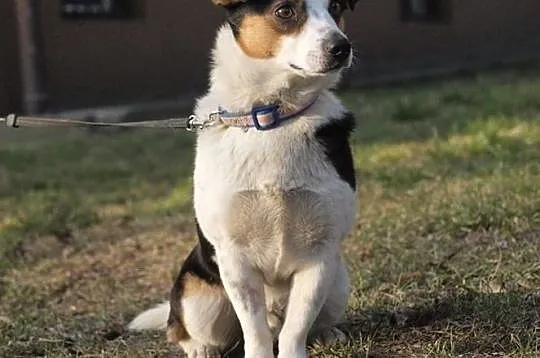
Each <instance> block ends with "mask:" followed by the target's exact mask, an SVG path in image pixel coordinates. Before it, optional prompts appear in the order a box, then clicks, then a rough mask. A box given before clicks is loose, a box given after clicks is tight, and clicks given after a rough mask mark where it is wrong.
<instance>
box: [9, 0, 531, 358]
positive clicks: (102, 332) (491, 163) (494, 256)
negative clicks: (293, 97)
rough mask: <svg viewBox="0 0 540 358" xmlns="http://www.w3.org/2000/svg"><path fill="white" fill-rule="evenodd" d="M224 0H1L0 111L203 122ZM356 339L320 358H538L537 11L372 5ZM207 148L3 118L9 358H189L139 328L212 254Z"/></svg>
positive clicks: (157, 136) (365, 64)
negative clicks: (195, 198) (192, 263)
mask: <svg viewBox="0 0 540 358" xmlns="http://www.w3.org/2000/svg"><path fill="white" fill-rule="evenodd" d="M222 20H223V13H222V10H221V9H219V8H217V7H214V6H213V5H211V1H210V0H0V116H1V115H3V114H7V113H10V112H18V113H42V114H53V115H54V116H68V117H74V118H84V119H99V120H110V121H125V120H139V119H159V118H160V117H166V116H173V115H185V114H188V113H190V112H189V111H190V110H191V107H192V105H193V103H194V98H195V97H196V96H199V95H201V94H203V93H204V91H205V89H206V86H207V76H208V69H209V53H210V48H211V46H212V41H213V37H214V33H215V31H216V29H217V27H218V26H219V24H220V23H221V21H222ZM346 27H347V29H348V32H349V33H350V36H351V38H352V40H353V42H354V44H355V48H356V51H357V61H356V64H355V66H354V68H352V69H351V70H350V71H349V72H348V73H347V74H346V75H345V76H344V81H343V83H342V85H341V87H340V89H339V91H338V92H337V93H338V95H339V96H340V98H341V99H342V100H343V102H344V103H345V104H346V106H347V107H348V108H349V109H350V110H351V111H352V112H354V113H355V115H356V118H357V129H356V131H355V132H354V133H353V135H352V138H351V143H352V150H353V154H354V161H355V165H356V167H357V179H358V180H357V182H358V187H357V195H358V199H359V201H358V203H359V208H358V209H359V210H358V216H357V222H356V225H355V227H354V228H353V230H352V232H351V235H350V236H349V237H348V238H347V239H346V240H345V242H344V257H345V259H346V261H347V264H348V267H349V272H350V276H351V296H350V301H349V309H348V311H347V317H346V320H345V322H344V324H343V325H341V326H340V328H341V329H343V330H344V331H345V332H346V333H347V334H348V336H349V337H350V338H351V339H350V340H349V342H347V344H344V345H338V346H335V347H313V348H312V349H311V350H310V353H311V357H314V358H319V357H325V358H358V357H369V358H415V357H418V358H420V357H422V358H425V357H429V358H451V357H463V358H464V357H474V358H484V357H486V358H487V357H515V358H523V357H527V358H528V357H531V358H532V357H535V358H536V357H540V335H539V332H540V294H539V292H540V289H539V288H540V262H539V259H538V258H539V256H538V255H539V252H540V61H539V60H540V0H359V1H358V5H357V9H356V11H355V12H354V13H352V14H348V15H347V20H346ZM195 138H196V136H194V135H192V134H190V133H184V132H178V131H167V130H166V131H162V130H141V129H130V130H118V129H99V130H88V129H81V128H47V129H33V128H20V129H12V128H0V357H129V358H133V357H141V358H142V357H176V356H178V355H179V349H178V347H175V346H172V345H170V344H168V343H167V342H166V341H165V338H164V334H163V332H146V333H139V334H132V333H127V332H125V331H124V330H123V325H124V324H125V323H126V322H128V321H129V320H130V319H131V318H133V317H134V315H135V314H136V313H138V312H140V311H142V310H143V309H147V308H149V307H151V306H152V305H154V304H156V303H159V302H163V300H166V299H167V298H168V292H169V290H170V288H171V285H172V281H173V279H174V278H175V277H176V274H177V272H178V268H179V267H180V265H181V263H182V261H183V260H184V257H185V256H186V254H187V253H188V252H189V250H191V249H192V247H193V246H194V244H195V242H196V241H195V240H196V239H195V233H194V227H193V226H194V225H193V210H192V179H191V176H192V170H193V157H194V147H195Z"/></svg>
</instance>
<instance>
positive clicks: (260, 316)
mask: <svg viewBox="0 0 540 358" xmlns="http://www.w3.org/2000/svg"><path fill="white" fill-rule="evenodd" d="M224 251H225V252H218V265H219V270H220V275H221V280H222V281H223V286H224V287H225V292H227V295H228V296H229V299H230V301H231V303H232V305H233V307H234V310H235V312H236V315H237V316H238V320H239V321H240V325H241V327H242V333H243V335H244V342H245V343H244V351H245V358H274V352H273V339H272V333H271V331H270V327H269V326H268V322H267V318H266V315H267V314H266V304H265V299H264V281H263V277H262V274H261V273H259V272H257V271H256V270H255V269H254V268H252V267H251V266H250V265H249V264H247V263H246V260H245V258H244V257H242V256H241V255H238V254H237V253H236V252H235V251H236V250H224Z"/></svg>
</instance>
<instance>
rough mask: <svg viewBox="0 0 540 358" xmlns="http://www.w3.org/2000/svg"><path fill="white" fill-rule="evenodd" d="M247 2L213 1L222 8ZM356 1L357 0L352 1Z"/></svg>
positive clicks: (236, 0)
mask: <svg viewBox="0 0 540 358" xmlns="http://www.w3.org/2000/svg"><path fill="white" fill-rule="evenodd" d="M246 1H247V0H212V2H213V3H214V5H220V6H230V5H235V4H238V3H241V2H246ZM351 1H355V0H351Z"/></svg>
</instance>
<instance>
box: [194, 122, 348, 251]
mask: <svg viewBox="0 0 540 358" xmlns="http://www.w3.org/2000/svg"><path fill="white" fill-rule="evenodd" d="M316 127H317V126H316V125H314V123H312V122H307V121H306V122H302V121H298V122H297V123H294V124H292V125H289V126H284V127H280V128H277V129H274V130H271V131H267V132H257V131H254V130H250V131H248V132H244V131H242V130H239V129H227V130H218V129H216V130H214V131H213V132H208V133H204V134H202V135H201V136H200V137H199V141H198V148H197V157H196V167H195V175H194V184H195V210H196V215H197V217H198V220H199V222H200V223H201V226H202V227H203V230H204V231H205V234H206V235H207V237H208V239H209V240H210V242H212V243H213V244H214V245H216V246H217V247H219V246H220V243H221V242H220V241H221V240H227V241H228V242H231V241H233V242H235V243H236V244H238V245H239V246H241V247H244V248H245V249H246V250H250V251H253V252H259V253H265V254H267V255H269V257H276V255H278V253H283V252H286V253H288V254H289V255H291V256H294V257H291V259H298V256H301V255H302V254H303V253H308V252H312V251H313V250H314V249H315V248H316V247H317V246H321V244H324V242H326V241H328V240H332V239H334V240H338V239H340V238H342V236H344V235H345V234H346V232H347V231H348V230H349V229H350V227H349V226H350V225H349V222H352V221H353V218H354V206H355V203H354V192H353V190H352V188H351V187H350V185H349V184H347V183H346V182H345V181H343V180H342V179H341V178H340V176H339V175H338V173H337V172H336V169H335V167H334V166H333V165H332V163H331V162H330V161H329V159H328V156H327V154H326V152H325V148H324V146H323V145H322V144H321V143H320V141H319V140H318V138H317V137H316V135H315V130H316ZM345 145H346V143H345Z"/></svg>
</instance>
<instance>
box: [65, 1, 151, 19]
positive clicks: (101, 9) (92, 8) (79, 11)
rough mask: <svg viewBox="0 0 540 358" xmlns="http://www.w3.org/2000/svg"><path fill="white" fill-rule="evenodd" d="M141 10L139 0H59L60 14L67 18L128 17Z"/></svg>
mask: <svg viewBox="0 0 540 358" xmlns="http://www.w3.org/2000/svg"><path fill="white" fill-rule="evenodd" d="M141 10H142V7H141V0H61V11H62V16H63V17H64V18H68V19H79V18H106V19H129V18H134V17H137V16H139V15H140V14H141Z"/></svg>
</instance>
